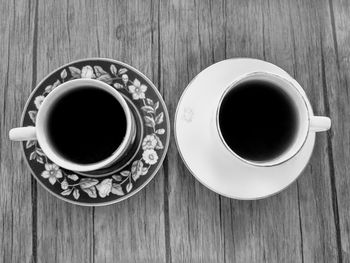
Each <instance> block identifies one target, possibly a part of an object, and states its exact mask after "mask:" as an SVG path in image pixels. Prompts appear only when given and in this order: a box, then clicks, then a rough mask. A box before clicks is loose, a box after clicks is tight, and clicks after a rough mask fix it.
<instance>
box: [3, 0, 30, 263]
mask: <svg viewBox="0 0 350 263" xmlns="http://www.w3.org/2000/svg"><path fill="white" fill-rule="evenodd" d="M35 4H36V2H35V1H31V2H28V1H16V2H14V1H11V2H10V1H1V2H0V17H1V18H0V54H1V63H0V79H1V82H0V94H1V95H0V134H1V140H0V146H1V149H0V179H1V183H0V262H30V261H31V260H32V259H33V244H32V239H33V237H32V234H33V227H32V226H33V223H35V222H33V218H32V211H33V206H32V202H31V195H32V188H31V176H30V172H29V170H28V168H27V166H26V164H25V162H24V159H23V156H22V152H21V147H20V144H19V143H13V142H10V141H9V139H8V135H7V134H8V131H9V130H10V129H11V128H14V127H17V126H19V125H20V118H21V112H22V108H23V107H24V104H25V101H26V98H27V97H28V96H29V94H30V88H31V85H32V75H33V73H32V61H33V53H32V48H33V43H34V42H33V37H34V20H33V14H34V13H35Z"/></svg>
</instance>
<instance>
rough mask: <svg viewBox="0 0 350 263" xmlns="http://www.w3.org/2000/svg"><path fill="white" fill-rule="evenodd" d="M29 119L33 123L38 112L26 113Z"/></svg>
mask: <svg viewBox="0 0 350 263" xmlns="http://www.w3.org/2000/svg"><path fill="white" fill-rule="evenodd" d="M28 114H29V117H30V119H31V120H32V122H33V123H35V122H36V115H37V114H38V112H37V111H36V110H31V111H29V112H28Z"/></svg>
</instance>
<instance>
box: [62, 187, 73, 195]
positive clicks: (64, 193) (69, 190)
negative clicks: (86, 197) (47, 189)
mask: <svg viewBox="0 0 350 263" xmlns="http://www.w3.org/2000/svg"><path fill="white" fill-rule="evenodd" d="M72 190H73V188H70V189H67V190H64V191H63V192H62V193H61V195H70V194H71V192H72Z"/></svg>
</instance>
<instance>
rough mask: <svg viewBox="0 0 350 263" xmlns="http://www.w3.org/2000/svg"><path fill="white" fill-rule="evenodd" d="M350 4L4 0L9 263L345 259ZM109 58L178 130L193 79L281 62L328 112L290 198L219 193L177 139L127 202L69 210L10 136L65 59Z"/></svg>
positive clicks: (4, 198)
mask: <svg viewBox="0 0 350 263" xmlns="http://www.w3.org/2000/svg"><path fill="white" fill-rule="evenodd" d="M349 13H350V2H348V1H344V0H334V1H331V0H329V1H328V0H311V1H308V0H297V1H288V0H282V1H277V0H273V1H272V0H269V1H262V0H260V1H253V0H249V1H238V0H232V1H231V0H219V1H213V0H203V1H198V0H164V1H159V0H148V1H137V0H132V1H122V0H118V1H88V0H86V1H85V0H79V1H71V0H68V1H53V0H49V1H44V0H33V1H21V0H20V1H6V0H1V1H0V14H1V16H0V54H1V58H2V60H1V65H0V78H1V80H2V81H1V82H0V92H1V93H0V94H1V95H0V117H1V118H0V131H1V140H0V143H1V150H0V153H1V155H0V165H1V166H0V178H1V185H0V211H1V212H0V215H1V216H0V262H169V263H170V262H350V233H349V232H350V230H349V229H350V206H349V204H350V194H349V192H350V177H349V171H350V165H349V161H350V151H349V149H350V133H349V130H350V98H349V86H348V85H349V83H350V46H349V43H350V17H349ZM98 56H100V57H110V58H115V59H118V60H122V61H125V62H126V63H130V64H131V65H133V66H135V67H136V68H138V69H140V70H141V71H142V72H144V73H145V74H146V75H147V76H148V77H150V78H151V79H152V80H153V82H154V83H155V84H156V86H157V87H159V90H160V92H161V93H162V94H163V96H164V99H165V101H166V104H167V106H168V109H169V113H170V118H171V120H172V121H173V119H174V113H175V109H176V105H177V101H178V99H179V97H180V95H181V93H182V91H183V90H184V89H185V87H186V85H187V84H188V83H189V81H190V80H191V79H192V78H193V77H195V76H196V75H197V74H198V73H199V72H200V71H201V70H203V69H204V68H205V67H207V66H209V65H211V64H212V63H215V62H218V61H220V60H223V59H225V58H231V57H254V58H259V59H264V60H267V61H270V62H272V63H275V64H277V65H279V66H281V67H282V68H284V69H285V70H286V71H288V72H289V73H290V74H291V75H292V76H294V77H295V78H296V79H297V80H298V81H299V82H300V83H301V85H302V86H303V87H304V88H305V90H306V93H307V94H308V96H309V98H310V100H311V102H312V105H313V107H314V111H315V113H317V114H320V115H321V114H325V115H330V116H331V118H332V120H333V127H332V130H331V132H330V133H328V134H327V133H324V134H319V135H318V136H317V141H316V147H315V150H314V154H313V157H312V159H311V161H310V164H309V165H308V166H307V168H306V169H305V171H304V173H303V175H302V176H301V177H300V178H299V179H298V180H297V182H295V183H294V184H293V185H292V186H291V187H289V188H288V189H287V190H285V191H283V192H282V193H280V194H278V195H276V196H273V197H270V198H268V199H265V200H259V201H251V202H250V201H249V202H248V201H245V202H242V201H235V200H230V199H228V198H224V197H221V196H219V195H217V194H215V193H213V192H211V191H209V190H208V189H206V188H205V187H204V186H203V185H201V184H200V183H199V182H197V181H196V180H195V179H194V178H193V177H192V176H191V175H190V173H189V172H188V171H187V170H186V167H185V166H184V164H183V163H182V161H181V158H180V156H179V154H178V152H177V149H176V145H175V142H174V138H173V137H172V139H171V144H170V148H169V152H168V155H167V158H166V160H165V162H164V165H163V167H162V169H161V171H160V172H159V173H158V175H157V176H156V177H155V179H154V180H153V181H152V182H151V183H150V184H149V185H148V186H147V187H146V188H145V189H144V190H142V191H141V192H140V193H138V194H137V195H135V196H134V197H132V198H130V199H129V200H127V201H125V202H122V203H120V204H116V205H112V206H107V207H99V208H85V207H79V206H75V205H70V204H67V203H64V202H62V201H60V200H58V199H56V198H55V197H53V196H51V195H50V194H49V193H47V192H46V191H45V190H44V189H43V188H42V187H41V186H38V185H37V184H36V182H35V181H34V179H32V178H31V177H30V176H29V170H28V169H27V167H26V166H25V163H24V160H23V157H22V155H21V151H20V146H19V144H17V143H11V142H9V141H8V137H7V132H8V130H9V129H10V128H11V127H14V126H16V125H18V124H19V120H20V114H21V109H22V108H23V106H24V104H25V101H26V98H27V97H28V96H29V94H30V91H31V89H33V88H34V86H35V84H36V83H38V82H39V81H40V79H42V78H43V77H44V76H45V75H46V74H48V73H49V72H50V71H52V70H53V69H55V68H56V67H58V66H60V65H62V64H64V63H67V62H69V61H72V60H75V59H79V58H85V57H98Z"/></svg>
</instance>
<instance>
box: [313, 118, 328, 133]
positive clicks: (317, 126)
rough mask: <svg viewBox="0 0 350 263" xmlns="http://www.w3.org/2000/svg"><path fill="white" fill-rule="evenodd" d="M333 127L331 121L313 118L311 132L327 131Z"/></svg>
mask: <svg viewBox="0 0 350 263" xmlns="http://www.w3.org/2000/svg"><path fill="white" fill-rule="evenodd" d="M330 127H331V119H330V118H328V117H323V116H312V117H311V119H310V130H311V131H313V132H321V131H327V130H329V128H330Z"/></svg>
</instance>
